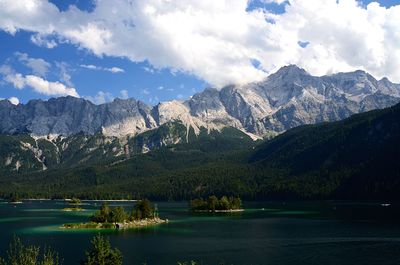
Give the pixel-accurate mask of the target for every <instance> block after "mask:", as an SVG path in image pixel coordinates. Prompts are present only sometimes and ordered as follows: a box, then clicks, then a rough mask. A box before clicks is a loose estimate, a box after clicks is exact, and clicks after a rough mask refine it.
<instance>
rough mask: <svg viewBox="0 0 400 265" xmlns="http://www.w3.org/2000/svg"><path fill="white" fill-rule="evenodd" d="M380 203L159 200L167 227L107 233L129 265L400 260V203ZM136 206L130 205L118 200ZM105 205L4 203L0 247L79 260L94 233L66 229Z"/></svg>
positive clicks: (0, 211) (272, 264)
mask: <svg viewBox="0 0 400 265" xmlns="http://www.w3.org/2000/svg"><path fill="white" fill-rule="evenodd" d="M381 203H382V202H374V203H372V202H371V203H356V202H337V201H336V202H335V201H324V202H287V203H286V202H257V203H255V202H252V203H244V206H245V209H246V210H245V211H244V212H242V213H231V214H192V213H189V212H188V211H187V203H175V202H174V203H169V202H160V203H157V204H158V208H159V212H160V216H161V217H162V218H168V219H169V220H170V222H169V223H168V224H164V225H160V226H157V227H150V228H144V229H143V228H142V229H132V230H126V231H114V230H107V231H103V230H102V232H103V233H105V234H107V236H108V237H109V238H110V241H111V243H112V244H113V245H114V246H116V247H118V248H119V249H120V250H121V251H122V253H123V256H124V264H132V265H136V264H137V265H139V264H143V263H146V264H148V265H168V264H171V265H172V264H176V262H177V261H189V260H196V261H197V262H198V264H204V265H217V264H233V265H275V264H279V265H286V264H307V265H311V264H324V265H328V264H332V265H333V264H334V265H344V264H352V265H355V264H357V265H360V264H371V265H377V264H397V265H398V264H400V205H399V204H391V205H390V206H386V207H385V206H382V205H381ZM111 205H122V206H125V207H127V208H128V207H130V208H132V205H133V203H131V202H123V203H122V202H114V203H111ZM99 206H100V203H99V202H97V203H95V202H85V203H84V204H83V206H82V207H83V208H85V209H86V211H84V212H63V211H61V209H63V208H65V207H68V206H67V205H66V204H65V203H64V202H62V201H24V203H23V204H18V205H12V204H8V203H6V202H0V237H1V241H0V252H1V255H2V256H4V253H5V251H6V249H7V248H8V244H9V241H10V239H11V238H12V236H13V234H17V235H19V236H20V237H21V238H22V239H23V240H24V241H25V242H29V243H32V244H37V245H41V246H43V245H50V246H52V247H53V248H54V249H55V250H56V251H58V252H59V254H60V256H61V257H62V258H63V259H64V263H63V264H65V265H69V264H78V262H79V260H80V259H81V258H82V257H83V255H84V250H85V249H88V248H89V246H90V239H91V238H92V236H93V235H95V234H96V233H97V232H96V231H94V230H65V229H60V228H59V227H60V226H61V225H62V224H64V223H71V222H85V221H86V220H87V218H88V216H90V215H91V214H93V213H94V211H95V210H96V209H97V208H99Z"/></svg>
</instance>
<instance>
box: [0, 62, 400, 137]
mask: <svg viewBox="0 0 400 265" xmlns="http://www.w3.org/2000/svg"><path fill="white" fill-rule="evenodd" d="M399 101H400V85H399V84H393V83H391V82H390V81H389V80H388V79H386V78H384V79H382V80H379V81H378V80H376V79H375V78H374V77H372V76H371V75H370V74H368V73H365V72H363V71H355V72H351V73H339V74H334V75H329V76H322V77H316V76H311V75H310V74H308V73H307V72H306V71H305V70H303V69H301V68H298V67H297V66H294V65H291V66H286V67H283V68H281V69H280V70H279V71H278V72H276V73H274V74H271V75H270V76H269V77H268V78H266V79H265V80H264V81H262V82H259V83H250V84H247V85H241V86H238V85H231V86H227V87H224V88H222V89H221V90H216V89H213V88H208V89H206V90H204V91H203V92H201V93H198V94H195V95H194V96H193V97H192V98H190V99H189V100H186V101H176V100H174V101H169V102H163V103H160V104H158V105H156V106H154V107H152V106H149V105H146V104H145V103H143V102H141V101H137V100H135V99H127V100H122V99H116V100H114V101H113V102H110V103H105V104H102V105H94V104H93V103H91V102H90V101H88V100H85V99H82V98H74V97H61V98H55V99H50V100H48V101H42V100H31V101H29V102H28V103H27V104H19V105H17V106H15V105H12V104H11V103H10V102H9V101H7V100H3V101H1V102H0V133H1V134H21V133H28V134H30V135H32V136H36V137H45V136H51V137H54V136H58V135H62V136H70V135H74V134H79V133H83V134H86V135H94V134H97V133H102V134H103V135H104V136H117V137H124V136H127V135H129V136H135V135H137V134H140V133H143V132H145V131H148V130H152V129H155V128H158V127H160V126H161V125H163V124H165V123H168V122H171V121H180V122H181V123H182V124H183V125H185V126H186V127H188V128H190V127H191V128H193V129H194V131H195V132H196V133H199V131H200V128H202V127H204V128H206V129H208V130H210V129H217V130H220V129H221V128H225V127H234V128H237V129H239V130H241V131H243V132H245V133H248V134H249V135H252V136H253V137H264V136H268V135H269V134H271V133H272V134H276V133H281V132H283V131H285V130H288V129H290V128H293V127H296V126H299V125H303V124H314V123H318V122H323V121H336V120H341V119H344V118H346V117H349V116H350V115H352V114H355V113H360V112H365V111H368V110H372V109H379V108H385V107H388V106H392V105H394V104H396V103H397V102H399Z"/></svg>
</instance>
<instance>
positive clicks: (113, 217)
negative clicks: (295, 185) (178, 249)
mask: <svg viewBox="0 0 400 265" xmlns="http://www.w3.org/2000/svg"><path fill="white" fill-rule="evenodd" d="M167 222H168V220H163V219H161V218H159V216H158V213H157V209H156V208H155V207H154V206H153V204H152V203H151V202H150V201H149V200H147V199H144V200H140V201H137V202H136V204H135V207H134V208H133V210H132V212H131V213H127V212H126V211H125V209H124V208H123V207H122V206H116V207H109V205H108V203H107V202H104V203H103V204H102V205H101V208H100V210H99V211H97V212H96V213H95V214H94V215H93V216H91V217H90V220H89V222H87V223H78V224H64V225H63V226H62V228H72V229H80V228H91V229H93V228H96V229H97V228H99V229H101V228H108V229H127V228H138V227H145V226H150V225H158V224H162V223H167Z"/></svg>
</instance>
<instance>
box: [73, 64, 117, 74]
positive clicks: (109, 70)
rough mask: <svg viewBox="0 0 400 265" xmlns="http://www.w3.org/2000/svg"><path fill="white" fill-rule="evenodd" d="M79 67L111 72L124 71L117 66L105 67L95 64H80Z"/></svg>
mask: <svg viewBox="0 0 400 265" xmlns="http://www.w3.org/2000/svg"><path fill="white" fill-rule="evenodd" d="M80 67H82V68H86V69H89V70H98V71H107V72H111V73H113V74H116V73H125V70H124V69H122V68H119V67H115V66H114V67H111V68H107V67H101V66H96V65H93V64H81V65H80Z"/></svg>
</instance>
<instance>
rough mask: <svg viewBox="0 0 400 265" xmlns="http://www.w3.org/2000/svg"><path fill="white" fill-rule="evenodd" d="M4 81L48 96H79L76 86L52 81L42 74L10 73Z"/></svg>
mask: <svg viewBox="0 0 400 265" xmlns="http://www.w3.org/2000/svg"><path fill="white" fill-rule="evenodd" d="M4 81H6V82H8V83H11V84H12V85H13V86H14V87H15V88H18V89H23V88H25V87H30V88H32V89H33V90H34V91H36V92H38V93H40V94H44V95H48V96H53V95H55V96H67V95H69V96H73V97H79V95H78V93H77V92H76V90H75V88H72V87H67V86H65V85H64V84H62V83H60V82H50V81H47V80H45V79H43V78H41V77H40V76H35V75H26V76H23V75H22V74H20V73H14V74H8V75H6V76H5V77H4Z"/></svg>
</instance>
